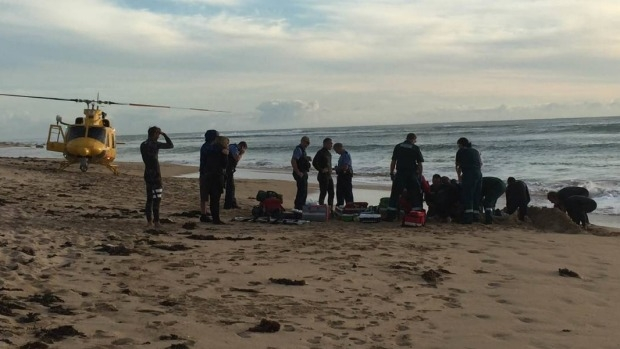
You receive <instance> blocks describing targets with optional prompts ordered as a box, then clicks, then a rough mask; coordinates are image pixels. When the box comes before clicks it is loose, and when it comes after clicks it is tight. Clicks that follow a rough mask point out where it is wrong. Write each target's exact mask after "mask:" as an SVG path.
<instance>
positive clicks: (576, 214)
mask: <svg viewBox="0 0 620 349" xmlns="http://www.w3.org/2000/svg"><path fill="white" fill-rule="evenodd" d="M564 205H565V208H566V213H568V216H569V217H570V219H572V220H573V222H575V223H577V224H579V225H581V226H582V227H583V228H587V225H588V224H590V220H589V219H588V213H590V212H592V211H594V210H596V201H594V200H592V199H590V198H588V197H585V196H581V195H573V196H569V197H568V198H566V200H565V201H564Z"/></svg>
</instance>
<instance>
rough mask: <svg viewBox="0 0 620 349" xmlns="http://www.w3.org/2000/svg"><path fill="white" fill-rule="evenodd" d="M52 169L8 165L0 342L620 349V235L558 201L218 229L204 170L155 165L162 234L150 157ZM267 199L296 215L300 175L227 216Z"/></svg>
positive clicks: (244, 193) (262, 183) (1, 162)
mask: <svg viewBox="0 0 620 349" xmlns="http://www.w3.org/2000/svg"><path fill="white" fill-rule="evenodd" d="M58 164H59V161H58V160H48V159H34V158H0V177H1V178H2V180H1V181H2V185H1V186H0V251H1V254H0V255H1V258H2V263H0V329H1V331H0V348H68V349H73V348H76V349H78V348H79V349H84V348H158V349H163V348H176V349H179V348H368V349H371V348H372V349H379V348H541V349H542V348H554V349H555V348H618V343H620V333H618V331H617V330H614V328H617V327H618V326H619V325H620V320H618V316H617V314H618V313H620V299H619V298H618V294H620V273H619V272H618V270H620V259H619V258H618V257H617V256H618V251H619V250H620V229H617V228H609V227H603V226H593V227H591V228H590V229H589V230H588V231H583V230H581V229H580V228H579V227H577V226H576V225H574V224H573V223H572V222H571V221H570V220H569V219H568V217H566V216H565V215H564V214H563V213H561V212H559V211H557V210H555V209H550V208H533V209H532V210H531V213H532V215H531V222H527V223H523V222H518V221H517V220H516V217H509V218H507V219H506V220H504V221H501V222H498V223H497V224H493V225H482V224H474V225H471V226H462V225H459V224H454V223H450V224H447V223H435V222H429V223H428V224H427V225H426V226H425V227H419V228H403V227H401V226H400V223H399V222H393V223H387V222H382V223H376V224H370V223H368V224H364V223H359V222H342V221H336V220H333V221H329V222H326V223H314V222H313V223H309V224H305V225H298V226H297V225H280V224H264V223H251V222H231V223H230V224H228V225H225V226H215V225H212V224H206V223H200V222H199V220H198V218H197V216H196V215H195V211H196V210H197V209H198V205H199V200H198V180H197V179H195V178H182V177H175V176H180V175H183V174H189V173H192V172H195V168H192V167H183V166H176V165H165V164H162V172H163V174H164V176H165V177H166V178H165V179H164V195H163V201H162V207H161V209H162V217H163V218H166V219H168V220H169V223H166V224H164V227H163V229H160V230H154V229H148V228H147V227H146V224H145V223H146V222H145V220H144V217H143V213H142V212H141V210H142V209H143V206H144V195H145V194H144V182H143V179H142V171H143V167H142V166H143V165H142V164H136V163H133V164H120V170H121V175H119V176H113V175H112V174H111V173H110V172H109V171H108V170H107V169H105V168H102V167H98V166H92V167H91V169H89V171H88V172H86V173H81V172H80V171H79V170H78V169H77V168H76V167H73V168H70V169H68V170H65V171H57V167H58ZM260 189H263V190H275V191H277V192H279V193H282V194H283V195H284V198H285V203H284V206H285V207H286V208H291V206H292V201H293V198H294V193H295V183H294V182H293V181H292V180H289V181H286V180H255V179H240V180H238V181H237V198H238V200H239V204H240V205H241V207H242V208H241V209H240V210H229V211H223V217H224V219H225V220H226V221H230V220H231V219H232V218H234V217H236V216H249V215H250V210H251V208H252V206H253V205H255V204H256V201H255V200H254V199H253V197H254V196H255V194H256V192H257V191H258V190H260ZM559 269H568V270H565V273H564V274H566V276H564V277H563V276H560V273H559V272H558V271H559ZM571 271H572V272H574V273H576V275H575V274H573V273H570V272H571ZM570 275H572V276H575V277H571V276H570ZM286 283H289V284H291V285H287V284H286ZM263 320H265V321H263ZM261 321H262V322H263V325H265V326H257V325H259V324H260V323H261ZM250 328H254V330H273V331H275V330H276V329H277V331H275V332H270V333H264V332H260V331H259V332H256V331H250Z"/></svg>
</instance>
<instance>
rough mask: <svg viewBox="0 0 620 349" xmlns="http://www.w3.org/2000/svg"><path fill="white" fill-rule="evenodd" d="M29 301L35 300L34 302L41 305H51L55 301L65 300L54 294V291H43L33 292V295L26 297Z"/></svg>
mask: <svg viewBox="0 0 620 349" xmlns="http://www.w3.org/2000/svg"><path fill="white" fill-rule="evenodd" d="M26 300H27V301H28V302H34V303H39V304H41V305H44V306H46V307H49V306H50V305H52V304H54V303H64V302H65V301H64V300H62V298H60V297H58V296H56V295H55V294H53V293H52V292H49V291H47V292H43V293H36V294H33V295H32V296H30V297H28V298H27V299H26Z"/></svg>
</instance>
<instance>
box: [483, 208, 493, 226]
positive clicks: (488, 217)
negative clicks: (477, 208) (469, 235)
mask: <svg viewBox="0 0 620 349" xmlns="http://www.w3.org/2000/svg"><path fill="white" fill-rule="evenodd" d="M484 224H493V211H491V210H488V211H485V212H484Z"/></svg>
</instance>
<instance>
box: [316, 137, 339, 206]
mask: <svg viewBox="0 0 620 349" xmlns="http://www.w3.org/2000/svg"><path fill="white" fill-rule="evenodd" d="M333 144H334V143H333V142H332V139H331V138H325V139H324V140H323V148H321V149H319V151H317V152H316V155H314V159H313V160H312V166H314V168H315V169H316V170H317V171H318V173H317V175H316V179H317V181H318V182H319V205H324V204H325V196H327V204H328V205H329V210H330V212H331V211H333V210H334V180H333V179H332V153H331V151H330V150H332V146H333Z"/></svg>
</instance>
